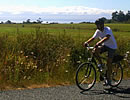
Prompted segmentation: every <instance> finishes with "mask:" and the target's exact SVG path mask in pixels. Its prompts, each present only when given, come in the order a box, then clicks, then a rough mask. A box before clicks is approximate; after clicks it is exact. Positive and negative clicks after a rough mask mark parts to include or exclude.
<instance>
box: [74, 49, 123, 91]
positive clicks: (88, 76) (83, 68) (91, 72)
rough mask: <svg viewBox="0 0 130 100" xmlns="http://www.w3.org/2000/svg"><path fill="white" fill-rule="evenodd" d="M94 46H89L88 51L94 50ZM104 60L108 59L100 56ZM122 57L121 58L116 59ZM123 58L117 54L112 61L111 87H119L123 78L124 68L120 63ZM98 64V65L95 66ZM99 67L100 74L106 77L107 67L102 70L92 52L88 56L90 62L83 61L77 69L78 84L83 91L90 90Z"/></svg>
mask: <svg viewBox="0 0 130 100" xmlns="http://www.w3.org/2000/svg"><path fill="white" fill-rule="evenodd" d="M93 48H94V47H87V51H89V50H93ZM100 58H101V59H103V60H106V58H104V57H102V56H101V57H100ZM117 58H120V60H119V59H118V60H116V59H117ZM122 59H123V56H120V55H117V56H114V58H113V61H112V74H111V77H112V82H111V84H109V85H110V86H111V87H117V86H118V85H119V84H120V83H121V81H122V78H123V68H122V66H121V64H120V61H121V60H122ZM94 64H95V65H96V67H95V66H94ZM96 68H97V69H98V71H99V73H100V76H101V77H103V79H106V73H107V71H106V73H104V72H105V71H104V70H105V69H104V68H103V69H102V71H101V70H100V69H99V68H98V63H97V61H96V59H95V56H94V54H93V53H92V54H91V57H90V58H88V62H84V63H81V64H80V65H79V67H78V69H77V71H76V85H77V86H78V87H79V88H80V89H81V90H83V91H88V90H90V89H91V88H92V87H93V86H94V85H95V83H96V79H97V70H96Z"/></svg>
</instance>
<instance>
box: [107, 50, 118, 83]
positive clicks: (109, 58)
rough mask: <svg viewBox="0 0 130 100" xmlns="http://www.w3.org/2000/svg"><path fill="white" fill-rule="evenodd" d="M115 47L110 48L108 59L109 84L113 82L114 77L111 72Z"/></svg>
mask: <svg viewBox="0 0 130 100" xmlns="http://www.w3.org/2000/svg"><path fill="white" fill-rule="evenodd" d="M115 51H116V50H115V49H111V48H108V59H107V75H106V77H107V80H108V84H111V83H110V82H111V80H112V77H111V74H112V60H113V57H114V55H115Z"/></svg>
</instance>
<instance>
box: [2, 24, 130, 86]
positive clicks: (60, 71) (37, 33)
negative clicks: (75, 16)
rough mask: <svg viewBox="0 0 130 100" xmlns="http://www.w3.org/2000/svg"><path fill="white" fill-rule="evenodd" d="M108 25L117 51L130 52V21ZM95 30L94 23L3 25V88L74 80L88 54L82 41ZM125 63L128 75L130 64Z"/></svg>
mask: <svg viewBox="0 0 130 100" xmlns="http://www.w3.org/2000/svg"><path fill="white" fill-rule="evenodd" d="M105 26H109V27H111V29H112V30H113V34H114V36H115V37H116V40H117V44H118V51H117V52H118V53H120V54H122V55H123V54H124V53H125V52H127V51H129V50H130V24H105ZM95 30H96V26H95V25H94V24H42V25H40V24H0V48H1V49H0V88H6V86H11V87H14V88H15V87H16V88H17V87H26V86H29V85H32V84H49V85H57V84H73V83H75V80H74V79H75V70H76V68H77V66H78V65H79V62H83V61H85V60H86V59H87V57H88V54H87V53H86V52H85V48H84V47H83V46H82V44H83V42H84V41H86V40H87V39H89V38H90V37H91V36H92V35H93V33H94V32H95ZM95 42H96V41H95ZM95 42H94V43H95ZM94 43H93V44H94ZM93 44H92V45H93ZM122 63H123V64H124V66H123V67H124V70H125V78H129V77H130V74H129V73H130V70H129V67H130V66H128V64H127V63H126V62H125V61H123V62H122Z"/></svg>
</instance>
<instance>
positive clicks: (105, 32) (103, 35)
mask: <svg viewBox="0 0 130 100" xmlns="http://www.w3.org/2000/svg"><path fill="white" fill-rule="evenodd" d="M95 24H96V26H97V30H96V31H95V33H94V35H93V36H92V37H91V38H90V39H89V40H88V41H86V42H85V43H84V46H88V44H89V43H90V42H92V41H93V40H94V39H96V38H99V39H100V41H98V42H97V43H96V45H95V46H94V49H93V52H94V54H95V56H96V58H97V60H98V61H99V63H100V64H98V67H102V66H103V64H102V61H101V59H100V56H99V55H100V54H101V53H103V52H108V59H107V68H106V69H107V73H106V78H107V79H106V80H105V83H104V85H109V84H111V73H112V59H113V56H114V54H115V51H116V49H117V43H116V40H115V38H114V36H113V33H112V30H111V29H110V27H105V26H104V20H102V19H101V18H100V19H98V20H96V21H95ZM99 46H100V48H99Z"/></svg>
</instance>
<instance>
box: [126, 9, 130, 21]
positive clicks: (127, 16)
mask: <svg viewBox="0 0 130 100" xmlns="http://www.w3.org/2000/svg"><path fill="white" fill-rule="evenodd" d="M129 20H130V11H128V13H126V21H129Z"/></svg>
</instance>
